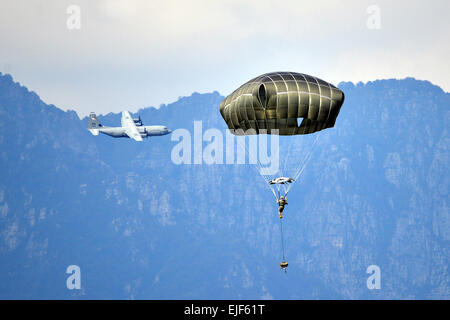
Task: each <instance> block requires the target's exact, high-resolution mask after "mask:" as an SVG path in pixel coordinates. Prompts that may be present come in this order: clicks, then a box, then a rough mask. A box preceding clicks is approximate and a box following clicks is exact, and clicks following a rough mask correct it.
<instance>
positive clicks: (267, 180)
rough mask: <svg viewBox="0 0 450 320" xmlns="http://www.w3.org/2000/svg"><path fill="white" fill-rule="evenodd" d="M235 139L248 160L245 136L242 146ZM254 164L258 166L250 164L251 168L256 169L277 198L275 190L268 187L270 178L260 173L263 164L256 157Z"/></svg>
mask: <svg viewBox="0 0 450 320" xmlns="http://www.w3.org/2000/svg"><path fill="white" fill-rule="evenodd" d="M236 140H237V142H238V143H237V144H238V145H239V146H240V147H241V150H244V151H245V154H247V155H248V157H249V160H250V153H249V152H248V147H247V144H246V143H245V136H244V148H243V147H242V143H241V141H240V140H239V139H236ZM256 165H257V166H258V167H257V168H256V167H254V166H251V167H253V169H254V170H256V172H257V173H258V175H260V176H261V177H262V178H263V179H264V181H265V182H266V183H265V185H267V187H268V188H269V189H270V191H272V193H273V195H274V196H275V198H277V195H276V193H275V190H274V189H272V188H271V187H270V184H269V182H270V178H267V179H266V177H265V176H264V175H263V174H261V169H262V168H263V166H262V164H261V163H260V162H259V159H258V157H256ZM277 199H278V198H277Z"/></svg>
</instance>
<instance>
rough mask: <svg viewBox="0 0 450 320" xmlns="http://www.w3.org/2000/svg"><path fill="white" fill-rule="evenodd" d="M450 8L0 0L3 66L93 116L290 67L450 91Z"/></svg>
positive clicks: (430, 4)
mask: <svg viewBox="0 0 450 320" xmlns="http://www.w3.org/2000/svg"><path fill="white" fill-rule="evenodd" d="M71 5H75V6H77V7H78V8H79V9H80V14H79V18H80V19H77V17H78V16H77V15H76V11H70V12H69V13H68V8H70V6H71ZM449 12H450V1H448V0H442V1H439V0H429V1H424V0H421V1H411V0H409V1H398V0H397V1H392V0H389V1H378V0H371V1H365V0H348V1H345V0H340V1H331V0H329V1H320V0H314V1H301V0H292V1H282V0H279V1H265V0H255V1H253V0H228V1H225V0H223V1H215V0H184V1H171V0H161V1H159V0H158V1H154V0H85V1H81V0H71V1H66V0H42V1H41V0H0V72H3V73H5V72H6V73H10V74H11V75H12V76H13V77H14V79H15V80H16V81H18V82H20V83H21V84H23V85H25V86H27V87H28V88H29V89H30V90H33V91H35V92H37V93H38V94H39V95H40V97H41V98H42V99H43V100H44V101H45V102H46V103H52V104H55V105H56V106H58V107H60V108H62V109H74V110H76V111H77V112H78V113H79V114H80V115H82V116H84V115H86V114H87V113H89V112H90V111H96V112H97V113H107V112H110V111H113V112H118V111H121V110H124V109H126V110H130V111H136V110H137V109H139V108H142V107H147V106H159V105H160V104H162V103H170V102H173V101H176V100H177V98H178V97H179V96H187V95H190V94H191V93H192V92H194V91H197V92H202V93H203V92H212V91H214V90H217V91H219V92H220V93H221V94H222V95H227V94H229V93H230V92H231V91H233V90H234V89H235V88H237V87H238V86H239V85H241V84H242V83H244V82H246V81H247V80H249V79H250V78H252V77H255V76H257V75H259V74H262V73H265V72H270V71H284V70H286V71H295V72H302V73H307V74H311V75H314V76H317V77H319V78H322V79H323V80H326V81H329V82H331V83H333V84H338V83H339V82H340V81H353V82H357V81H363V82H366V81H371V80H375V79H381V78H405V77H408V76H411V77H415V78H418V79H423V80H430V81H431V82H433V83H434V84H437V85H439V86H441V87H442V88H443V89H444V90H445V91H450V90H449V89H450V77H449V75H450V63H449V57H450V19H448V14H449ZM68 20H69V21H68ZM78 21H80V29H76V28H75V29H70V28H69V27H68V23H69V25H70V26H71V27H74V26H75V27H76V26H77V22H78Z"/></svg>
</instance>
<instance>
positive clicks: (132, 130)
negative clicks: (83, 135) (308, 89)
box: [88, 111, 171, 141]
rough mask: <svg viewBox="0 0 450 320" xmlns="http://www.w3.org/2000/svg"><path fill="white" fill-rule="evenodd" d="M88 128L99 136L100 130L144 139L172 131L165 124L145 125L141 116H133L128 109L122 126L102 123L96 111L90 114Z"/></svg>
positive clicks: (111, 134)
mask: <svg viewBox="0 0 450 320" xmlns="http://www.w3.org/2000/svg"><path fill="white" fill-rule="evenodd" d="M88 130H89V131H90V132H91V133H92V134H93V135H94V136H97V135H98V134H99V133H100V132H101V133H103V134H106V135H108V136H111V137H114V138H131V139H134V140H136V141H142V140H143V138H148V137H150V136H164V135H166V134H169V133H170V132H171V131H170V130H169V129H167V127H165V126H144V125H143V124H142V120H141V117H140V116H139V118H137V119H136V118H132V117H131V116H130V113H129V112H128V111H122V118H121V127H107V126H103V125H101V124H100V122H99V121H98V119H97V116H96V114H95V113H93V112H91V113H90V114H89V123H88Z"/></svg>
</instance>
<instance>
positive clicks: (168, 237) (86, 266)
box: [0, 75, 450, 299]
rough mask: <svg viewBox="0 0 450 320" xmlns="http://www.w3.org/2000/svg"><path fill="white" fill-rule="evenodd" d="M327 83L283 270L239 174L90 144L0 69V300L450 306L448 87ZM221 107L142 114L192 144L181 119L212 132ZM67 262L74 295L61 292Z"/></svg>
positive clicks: (166, 145)
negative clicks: (335, 105)
mask: <svg viewBox="0 0 450 320" xmlns="http://www.w3.org/2000/svg"><path fill="white" fill-rule="evenodd" d="M340 88H341V89H342V90H343V91H344V92H345V94H346V101H345V103H344V105H343V107H342V110H341V114H340V115H339V117H338V120H337V122H336V126H335V128H333V129H330V130H326V131H325V132H324V133H323V134H322V136H321V139H320V142H319V145H318V147H317V149H316V151H315V153H314V155H313V159H312V161H311V162H310V163H309V165H308V167H307V169H306V170H305V173H304V174H303V175H302V178H301V179H300V181H299V182H298V184H297V185H296V186H295V187H294V189H293V191H292V192H291V193H290V196H289V205H288V207H287V209H286V211H285V217H286V221H285V226H286V230H285V236H286V253H287V258H288V261H289V264H290V266H289V270H288V273H287V274H284V273H282V272H280V270H279V266H278V264H279V262H280V238H279V236H280V234H279V225H278V219H277V218H276V216H277V214H276V206H275V203H274V200H273V198H272V196H271V195H270V192H269V191H268V189H267V188H266V187H265V186H264V185H263V180H262V179H260V178H259V177H257V176H256V175H255V171H254V170H253V169H252V168H250V166H248V165H206V164H202V165H175V164H174V163H173V162H172V160H171V152H172V149H173V148H174V146H175V145H176V144H177V143H178V142H176V141H171V138H170V136H164V137H157V138H150V139H149V140H147V141H145V142H143V143H135V142H133V141H130V140H127V139H112V138H110V137H107V136H102V135H100V136H98V137H94V136H92V135H90V133H89V132H88V131H87V130H86V126H87V119H86V118H85V119H82V120H81V121H80V120H79V119H78V117H77V116H76V114H75V112H73V111H67V112H63V111H61V110H60V109H58V108H56V107H55V106H52V105H46V104H45V103H44V102H42V101H41V100H40V99H39V97H38V96H37V95H36V94H35V93H33V92H29V91H28V90H27V89H26V88H24V87H22V86H20V85H19V84H18V83H15V82H14V81H13V80H12V78H11V77H10V76H9V75H0V158H1V164H2V170H1V172H0V254H1V259H0V298H28V299H30V298H31V299H33V298H63V299H66V298H67V299H71V298H82V299H91V298H100V299H101V298H112V299H128V298H136V299H147V298H149V299H185V298H187V299H228V298H231V299H233V298H242V299H270V298H274V299H303V298H312V299H316V298H328V299H342V298H360V299H370V298H383V299H384V298H395V299H397V298H401V299H403V298H420V299H427V298H446V299H448V298H450V283H449V281H450V279H449V270H448V261H449V256H450V254H449V248H450V246H449V243H450V242H449V241H450V218H449V210H448V204H447V202H448V198H449V197H448V194H449V178H448V173H449V172H448V163H449V149H448V146H449V135H448V129H447V128H449V119H450V118H449V105H450V103H449V102H450V96H449V94H448V93H445V92H443V91H442V90H441V89H440V88H438V87H436V86H434V85H432V84H430V83H429V82H426V81H418V80H415V79H411V78H407V79H404V80H378V81H374V82H369V83H367V84H362V83H358V84H356V85H354V84H352V83H341V84H340ZM222 99H223V97H221V96H220V95H219V94H218V93H217V92H214V93H210V94H198V93H194V94H193V95H191V96H190V97H183V98H180V99H179V100H178V101H177V102H175V103H172V104H170V105H167V106H166V105H164V106H161V108H159V109H155V108H144V109H142V110H140V111H139V114H140V115H141V116H142V119H143V120H144V122H145V124H149V125H150V124H159V123H161V124H165V125H167V126H168V127H169V128H171V129H172V130H173V129H178V128H185V129H187V130H188V131H189V132H190V133H191V136H192V137H193V136H194V130H193V121H194V120H196V121H201V123H202V128H203V132H205V131H206V130H207V129H208V128H217V129H219V130H225V125H224V123H223V120H222V119H221V117H220V114H219V112H218V105H219V103H220V101H221V100H222ZM99 119H100V121H101V122H102V123H104V124H105V125H116V124H118V123H119V122H120V120H119V119H120V115H118V114H108V115H106V116H100V117H99ZM207 144H208V143H203V146H204V147H205V146H206V145H207ZM192 157H193V156H192ZM72 264H75V265H78V266H80V268H81V273H82V278H81V279H82V289H81V290H68V289H67V288H66V279H67V277H68V276H69V275H68V274H66V273H65V271H66V268H67V266H69V265H72ZM370 265H378V266H379V267H380V269H381V274H382V280H381V281H382V282H381V285H382V287H381V289H380V290H368V289H367V286H366V280H367V278H368V277H369V274H367V273H366V269H367V267H368V266H370Z"/></svg>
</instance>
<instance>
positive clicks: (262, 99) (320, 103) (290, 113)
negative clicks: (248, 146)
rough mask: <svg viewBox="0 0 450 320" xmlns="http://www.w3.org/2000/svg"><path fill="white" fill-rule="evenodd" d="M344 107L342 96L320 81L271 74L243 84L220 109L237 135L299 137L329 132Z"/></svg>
mask: <svg viewBox="0 0 450 320" xmlns="http://www.w3.org/2000/svg"><path fill="white" fill-rule="evenodd" d="M343 103H344V93H343V92H342V91H341V90H339V89H338V88H336V87H335V86H333V85H332V84H330V83H328V82H325V81H323V80H321V79H319V78H316V77H312V76H309V75H307V74H302V73H296V72H271V73H266V74H263V75H260V76H258V77H256V78H254V79H252V80H250V81H248V82H247V83H244V84H243V85H242V86H240V87H239V88H238V89H236V90H235V91H234V92H233V93H232V94H230V95H229V96H228V97H226V98H225V99H224V100H223V101H222V103H221V104H220V107H219V109H220V113H221V115H222V117H223V119H224V120H225V122H226V123H227V125H228V128H229V129H230V130H231V132H232V133H234V134H236V135H242V134H246V135H251V134H279V135H298V134H309V133H313V132H317V131H320V130H323V129H326V128H332V127H333V126H334V123H335V122H336V118H337V116H338V114H339V111H340V109H341V106H342V104H343ZM249 129H253V130H249ZM274 129H277V130H278V131H274ZM236 130H237V131H236Z"/></svg>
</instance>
